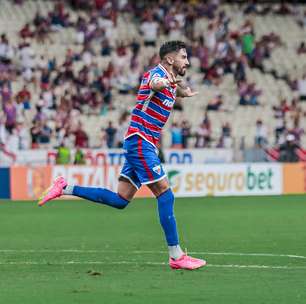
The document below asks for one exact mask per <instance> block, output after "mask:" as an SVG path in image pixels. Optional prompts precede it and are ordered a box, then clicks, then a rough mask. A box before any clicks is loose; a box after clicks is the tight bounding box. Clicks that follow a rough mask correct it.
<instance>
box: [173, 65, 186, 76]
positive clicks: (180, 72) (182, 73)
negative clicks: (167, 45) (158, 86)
mask: <svg viewBox="0 0 306 304" xmlns="http://www.w3.org/2000/svg"><path fill="white" fill-rule="evenodd" d="M174 69H175V71H176V74H177V75H180V76H185V74H186V67H183V68H176V67H174Z"/></svg>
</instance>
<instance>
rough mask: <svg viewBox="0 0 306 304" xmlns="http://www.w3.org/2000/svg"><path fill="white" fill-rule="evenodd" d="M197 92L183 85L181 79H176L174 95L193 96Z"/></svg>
mask: <svg viewBox="0 0 306 304" xmlns="http://www.w3.org/2000/svg"><path fill="white" fill-rule="evenodd" d="M197 94H198V92H196V91H192V90H191V88H190V87H188V86H185V85H183V84H182V82H181V81H177V88H176V96H178V97H193V96H195V95H197Z"/></svg>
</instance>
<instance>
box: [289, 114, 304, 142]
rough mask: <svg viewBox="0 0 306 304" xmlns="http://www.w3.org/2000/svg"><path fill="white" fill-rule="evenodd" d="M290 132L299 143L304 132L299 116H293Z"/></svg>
mask: <svg viewBox="0 0 306 304" xmlns="http://www.w3.org/2000/svg"><path fill="white" fill-rule="evenodd" d="M290 134H292V135H293V136H294V138H295V141H296V143H298V144H300V141H301V136H302V135H303V134H304V129H303V128H302V127H301V126H300V118H299V117H295V119H294V121H293V128H292V129H291V130H290Z"/></svg>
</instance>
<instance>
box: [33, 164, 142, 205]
mask: <svg viewBox="0 0 306 304" xmlns="http://www.w3.org/2000/svg"><path fill="white" fill-rule="evenodd" d="M140 185H141V184H140V181H139V180H138V178H137V176H136V175H135V173H134V172H133V170H132V167H131V166H130V164H129V163H128V162H127V161H126V162H125V163H124V166H123V168H122V172H121V176H120V178H119V183H118V189H117V192H113V191H111V190H108V189H106V188H98V187H83V186H77V185H67V182H66V180H65V179H64V178H63V177H59V178H57V179H56V180H55V181H54V183H53V185H52V186H51V187H50V188H49V189H48V190H47V191H45V193H44V194H43V195H42V197H41V199H40V200H39V203H38V205H39V206H42V205H44V204H45V203H47V202H48V201H50V200H52V199H55V198H57V197H60V196H62V195H73V196H78V197H80V198H84V199H86V200H89V201H93V202H96V203H100V204H105V205H108V206H111V207H114V208H117V209H124V208H125V207H126V206H127V205H128V203H129V202H130V201H131V200H132V199H133V197H134V195H135V193H136V192H137V190H138V189H139V187H140Z"/></svg>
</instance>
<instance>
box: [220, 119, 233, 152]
mask: <svg viewBox="0 0 306 304" xmlns="http://www.w3.org/2000/svg"><path fill="white" fill-rule="evenodd" d="M231 133H232V129H231V126H230V124H229V122H226V123H224V124H223V125H222V132H221V136H220V138H219V142H218V143H217V146H216V147H217V148H226V149H230V148H232V145H233V139H232V134H231Z"/></svg>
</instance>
